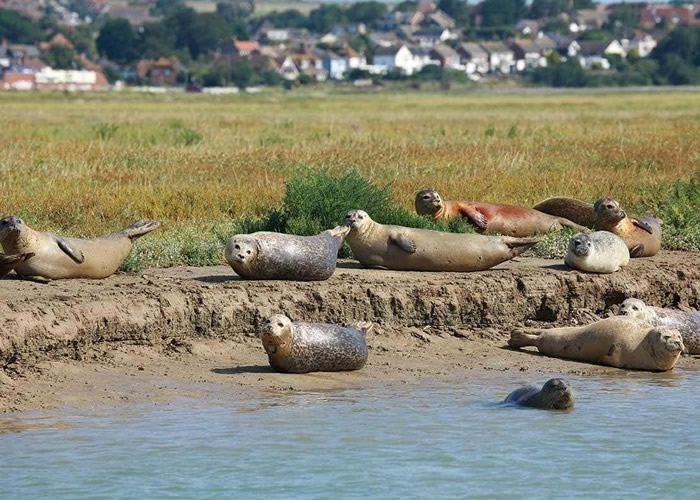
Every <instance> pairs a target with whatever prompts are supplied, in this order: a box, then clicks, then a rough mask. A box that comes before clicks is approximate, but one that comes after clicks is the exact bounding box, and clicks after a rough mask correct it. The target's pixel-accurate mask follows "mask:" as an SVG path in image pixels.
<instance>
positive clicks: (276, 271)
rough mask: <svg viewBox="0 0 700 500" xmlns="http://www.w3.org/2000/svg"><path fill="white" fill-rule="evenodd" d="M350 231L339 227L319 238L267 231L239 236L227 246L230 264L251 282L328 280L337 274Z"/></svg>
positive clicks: (318, 236)
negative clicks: (341, 248)
mask: <svg viewBox="0 0 700 500" xmlns="http://www.w3.org/2000/svg"><path fill="white" fill-rule="evenodd" d="M348 231H349V229H348V228H347V227H340V226H339V227H336V228H334V229H329V230H328V231H323V232H322V233H321V234H317V235H315V236H296V235H293V234H283V233H272V232H267V231H260V232H257V233H251V234H237V235H236V236H234V237H233V238H231V239H230V240H228V242H227V243H226V261H227V262H228V263H229V265H230V266H231V267H232V268H233V270H234V271H236V273H237V274H239V275H240V276H241V277H243V278H247V279H259V280H299V281H322V280H327V279H328V278H330V277H331V276H332V275H333V272H334V271H335V266H336V262H337V260H338V249H339V248H340V245H342V244H343V240H344V239H345V236H346V235H347V234H348Z"/></svg>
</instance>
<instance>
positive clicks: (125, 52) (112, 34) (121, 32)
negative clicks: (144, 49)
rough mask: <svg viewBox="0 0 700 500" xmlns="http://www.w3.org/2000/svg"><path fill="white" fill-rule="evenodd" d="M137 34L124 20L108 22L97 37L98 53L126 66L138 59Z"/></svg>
mask: <svg viewBox="0 0 700 500" xmlns="http://www.w3.org/2000/svg"><path fill="white" fill-rule="evenodd" d="M136 44H137V39H136V34H135V33H134V30H133V28H132V27H131V24H129V21H127V20H126V19H124V18H116V19H110V20H109V21H107V22H106V23H105V24H104V26H102V29H101V30H100V34H99V35H98V36H97V51H98V52H99V53H100V55H103V56H105V57H106V58H107V59H110V60H112V61H114V62H117V63H119V64H126V63H129V62H132V61H134V60H135V59H136V58H137V57H138V53H137V50H136Z"/></svg>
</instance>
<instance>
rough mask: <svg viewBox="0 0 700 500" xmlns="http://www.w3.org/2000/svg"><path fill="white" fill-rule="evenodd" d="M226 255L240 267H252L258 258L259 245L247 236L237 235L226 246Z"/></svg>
mask: <svg viewBox="0 0 700 500" xmlns="http://www.w3.org/2000/svg"><path fill="white" fill-rule="evenodd" d="M226 247H227V248H226V255H228V256H229V258H230V259H231V260H232V261H233V262H235V263H237V264H238V265H240V266H244V267H250V265H251V264H252V263H253V262H254V261H255V259H256V258H257V256H258V250H259V248H260V247H259V245H258V243H257V242H256V241H255V239H253V238H249V237H248V236H247V235H237V236H234V237H233V238H231V239H230V240H229V241H228V243H227V244H226Z"/></svg>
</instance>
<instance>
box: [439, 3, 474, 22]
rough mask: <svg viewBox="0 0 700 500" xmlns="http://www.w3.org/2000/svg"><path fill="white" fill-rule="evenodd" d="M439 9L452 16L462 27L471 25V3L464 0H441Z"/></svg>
mask: <svg viewBox="0 0 700 500" xmlns="http://www.w3.org/2000/svg"><path fill="white" fill-rule="evenodd" d="M438 9H440V10H441V11H443V12H444V13H445V14H447V15H448V16H450V17H452V19H454V20H455V23H456V24H457V26H459V27H460V28H465V27H467V26H469V5H468V4H467V2H465V1H464V0H440V1H439V2H438Z"/></svg>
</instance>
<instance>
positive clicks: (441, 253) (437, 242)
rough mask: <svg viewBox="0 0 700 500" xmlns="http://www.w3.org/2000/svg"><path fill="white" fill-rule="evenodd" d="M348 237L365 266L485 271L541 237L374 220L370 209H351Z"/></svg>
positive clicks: (421, 269) (354, 252)
mask: <svg viewBox="0 0 700 500" xmlns="http://www.w3.org/2000/svg"><path fill="white" fill-rule="evenodd" d="M345 223H346V224H347V225H348V226H350V234H348V237H347V240H348V243H349V244H350V248H351V249H352V253H353V254H354V255H355V258H356V259H357V260H359V261H360V263H361V264H362V265H363V266H365V267H374V268H379V269H393V270H402V271H453V272H468V271H483V270H485V269H489V268H491V267H493V266H495V265H498V264H500V263H502V262H505V261H507V260H510V259H512V258H513V257H516V256H518V255H520V254H521V253H523V252H524V251H525V250H527V249H528V248H530V247H532V246H534V245H535V244H537V243H538V242H539V241H540V240H539V239H538V238H511V237H509V236H498V237H497V236H482V235H480V234H458V233H446V232H442V231H431V230H427V229H414V228H410V227H403V226H390V225H386V224H379V223H377V222H374V221H373V220H372V219H371V218H370V216H369V215H367V212H365V211H363V210H351V211H350V212H348V214H347V215H346V216H345Z"/></svg>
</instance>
